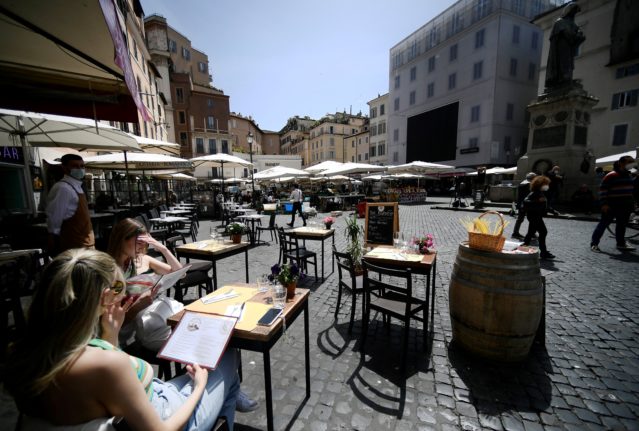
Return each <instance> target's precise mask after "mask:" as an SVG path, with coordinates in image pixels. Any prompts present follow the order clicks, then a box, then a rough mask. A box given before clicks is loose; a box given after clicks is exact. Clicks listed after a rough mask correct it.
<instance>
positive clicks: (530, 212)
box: [524, 175, 555, 259]
mask: <svg viewBox="0 0 639 431" xmlns="http://www.w3.org/2000/svg"><path fill="white" fill-rule="evenodd" d="M549 186H550V178H548V177H546V176H544V175H540V176H537V177H535V178H534V179H533V180H532V181H531V182H530V194H529V195H528V196H526V199H524V207H525V208H526V218H527V219H528V233H527V234H526V237H525V238H524V245H530V240H531V239H532V238H533V236H534V235H535V232H538V233H539V251H540V253H539V257H540V258H542V259H552V258H554V257H555V256H554V255H553V254H552V253H550V252H549V251H548V249H547V248H546V235H548V230H547V229H546V225H545V224H544V218H543V217H544V216H545V215H546V211H548V200H547V198H546V194H545V192H547V191H548V189H549Z"/></svg>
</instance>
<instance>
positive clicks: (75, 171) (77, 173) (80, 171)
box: [69, 168, 84, 180]
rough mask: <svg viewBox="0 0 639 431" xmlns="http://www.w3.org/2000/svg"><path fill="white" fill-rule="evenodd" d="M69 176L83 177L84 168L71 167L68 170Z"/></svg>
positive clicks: (79, 178)
mask: <svg viewBox="0 0 639 431" xmlns="http://www.w3.org/2000/svg"><path fill="white" fill-rule="evenodd" d="M69 176H71V177H73V178H75V179H76V180H83V179H84V169H77V168H76V169H71V171H70V172H69Z"/></svg>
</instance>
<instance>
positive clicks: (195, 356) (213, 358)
mask: <svg viewBox="0 0 639 431" xmlns="http://www.w3.org/2000/svg"><path fill="white" fill-rule="evenodd" d="M235 321H236V319H235V318H234V317H228V316H218V315H215V314H203V313H193V312H190V311H186V312H185V313H184V316H182V319H181V320H180V323H178V325H177V327H176V328H175V329H174V330H173V333H172V334H171V337H170V338H169V339H168V340H167V342H166V344H165V345H164V347H162V349H161V350H160V353H159V354H158V357H159V358H164V359H168V360H171V361H176V362H181V363H183V364H198V365H200V366H201V367H203V368H208V369H210V370H214V369H215V368H217V365H218V364H219V362H220V358H221V357H222V355H223V354H224V352H225V351H226V346H227V345H228V343H229V340H230V339H231V334H232V333H233V327H234V326H235Z"/></svg>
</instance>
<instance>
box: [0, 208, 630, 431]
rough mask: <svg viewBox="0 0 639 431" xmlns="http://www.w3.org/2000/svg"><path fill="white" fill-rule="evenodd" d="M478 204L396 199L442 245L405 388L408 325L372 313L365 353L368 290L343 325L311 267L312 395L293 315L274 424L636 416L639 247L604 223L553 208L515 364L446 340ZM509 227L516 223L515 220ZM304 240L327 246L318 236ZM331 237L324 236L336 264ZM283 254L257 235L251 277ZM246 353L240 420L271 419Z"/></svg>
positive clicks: (332, 293) (604, 420) (497, 424)
mask: <svg viewBox="0 0 639 431" xmlns="http://www.w3.org/2000/svg"><path fill="white" fill-rule="evenodd" d="M470 215H471V214H462V213H460V212H453V211H448V210H435V209H432V208H431V207H430V206H429V205H419V206H401V207H400V227H401V230H403V231H407V232H409V233H411V234H412V233H428V232H430V233H433V234H434V235H435V239H436V246H437V250H438V264H437V279H436V284H437V291H436V292H437V294H436V307H435V322H434V334H433V339H432V346H430V349H427V350H426V351H424V349H423V347H424V346H423V344H422V341H421V340H422V332H421V324H419V325H418V324H416V323H413V324H412V328H411V332H410V342H409V356H408V371H407V378H406V380H405V388H406V389H405V394H402V392H401V391H400V387H401V386H402V384H403V382H404V381H403V380H402V379H401V378H400V376H399V359H400V355H399V352H400V348H399V341H400V334H401V333H400V328H401V327H400V326H399V325H395V324H392V325H391V329H390V331H388V330H387V329H386V328H385V327H383V326H382V325H380V324H377V323H375V320H372V321H371V326H370V328H369V336H368V339H367V343H366V355H365V356H364V358H362V357H361V354H360V351H359V345H360V342H359V336H360V333H361V332H360V328H361V323H360V318H359V317H358V316H361V315H360V314H359V313H360V312H361V308H360V307H361V298H358V312H357V314H356V322H355V325H354V328H353V332H352V334H348V322H349V317H350V297H349V296H348V294H346V297H345V298H343V299H342V305H341V307H340V310H339V313H338V317H337V320H334V317H333V313H334V311H335V307H336V298H337V273H336V272H335V273H334V274H331V275H330V276H329V277H328V278H327V280H326V281H325V282H324V283H322V284H319V283H317V284H312V281H313V280H312V277H309V278H308V279H307V280H306V281H307V283H310V284H308V285H307V286H303V287H309V288H310V289H311V290H312V293H311V297H310V310H309V311H310V316H309V317H310V346H311V347H310V349H311V397H310V399H308V400H306V401H304V396H305V379H304V354H303V352H304V350H303V319H302V318H299V319H298V320H297V321H296V322H294V323H293V324H292V325H291V327H290V328H289V329H288V331H287V336H286V337H284V338H282V339H281V340H280V341H279V342H278V343H277V345H276V346H275V347H274V348H273V350H272V351H271V366H272V382H273V398H274V412H275V429H277V430H283V429H292V430H302V429H304V430H313V431H321V430H342V429H344V430H346V429H357V430H364V429H367V430H457V429H464V430H479V429H488V430H502V429H504V430H538V429H548V430H555V429H569V430H590V429H619V430H622V429H623V430H626V429H639V421H638V417H639V361H638V359H637V358H638V357H639V330H638V326H637V325H638V313H639V312H638V311H637V310H638V308H639V301H638V296H639V290H638V289H639V287H638V285H637V280H638V279H639V277H638V276H639V265H638V263H639V253H637V252H635V253H625V254H622V253H620V252H617V250H616V249H615V248H614V239H612V238H611V237H610V236H609V235H608V234H606V235H605V237H604V239H603V240H602V243H601V248H602V250H603V253H601V254H596V253H593V252H591V251H590V250H589V239H590V235H591V233H592V230H593V229H594V227H595V224H594V223H592V222H585V221H576V220H565V219H549V220H547V221H546V223H547V226H548V230H549V232H550V234H549V240H548V248H549V250H550V251H551V252H552V253H554V254H555V255H556V256H557V259H556V260H555V261H554V262H552V263H543V264H542V268H543V269H545V270H546V271H548V275H547V277H546V279H547V294H546V301H547V302H546V316H547V320H546V322H547V328H546V345H545V347H544V346H535V347H533V351H532V352H531V354H530V356H529V357H528V358H527V359H526V360H525V361H523V362H521V363H518V364H499V363H491V362H488V361H482V360H478V359H476V358H473V357H471V356H470V355H468V354H466V353H465V352H463V351H461V350H459V349H458V348H455V346H454V345H451V338H452V336H451V325H450V317H449V312H448V285H449V282H450V276H451V270H452V265H453V262H454V260H455V257H456V253H457V246H458V244H459V242H460V241H463V240H464V239H465V238H466V233H465V231H464V229H463V227H462V226H461V225H460V223H459V219H460V218H462V217H465V216H470ZM320 217H322V215H321V214H320V215H319V216H318V218H320ZM344 218H345V217H344V216H342V217H339V218H338V220H337V222H336V224H335V228H336V232H337V233H336V235H335V240H336V246H337V248H338V249H344V247H345V238H344V235H343V229H344V223H345V221H344ZM510 220H511V222H514V220H513V219H512V218H510ZM288 221H289V218H288V216H286V217H285V216H278V217H277V223H278V224H279V225H284V223H286V222H288ZM360 222H361V223H363V219H362V220H360ZM213 224H218V223H217V222H210V221H202V222H201V226H200V235H199V236H200V239H204V238H206V237H208V235H209V228H210V226H211V225H213ZM296 224H297V225H299V224H300V221H299V219H298V220H297V222H296ZM525 226H526V224H524V229H525ZM511 232H512V224H511V226H509V227H508V228H507V234H508V235H510V233H511ZM267 237H268V233H267ZM631 241H634V244H635V245H638V246H639V244H638V243H637V241H635V240H631ZM307 246H308V247H309V248H311V249H315V250H318V251H319V244H318V243H313V242H308V243H307ZM328 250H330V245H329V243H328V242H327V259H326V265H327V272H330V268H331V266H330V260H329V258H328V255H330V253H329V252H328ZM277 256H278V246H277V245H275V244H274V243H272V244H271V245H260V246H258V247H255V248H253V249H251V250H250V251H249V260H250V278H251V281H254V280H255V279H256V277H257V276H259V275H261V274H263V273H266V272H268V271H269V268H270V266H271V265H272V264H274V263H275V262H277ZM218 271H219V274H218V277H219V278H218V280H219V282H220V284H219V285H220V286H222V285H224V283H230V282H234V281H244V259H243V258H242V256H235V257H231V258H228V259H225V260H223V261H221V262H220V263H218ZM417 284H418V285H421V286H423V284H424V283H423V282H418V283H417ZM300 317H301V316H300ZM242 361H243V373H244V382H243V383H242V389H243V390H244V391H245V392H246V393H247V394H249V395H250V396H251V397H253V398H255V399H257V400H258V401H260V403H261V405H260V408H259V409H258V410H256V411H254V412H251V413H238V415H237V417H236V421H237V425H236V429H238V430H254V429H266V409H265V408H264V397H265V395H264V377H263V362H262V356H261V355H259V354H255V353H251V352H243V353H242ZM4 401H6V399H4ZM0 428H1V427H0Z"/></svg>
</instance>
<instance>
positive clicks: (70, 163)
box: [46, 154, 95, 256]
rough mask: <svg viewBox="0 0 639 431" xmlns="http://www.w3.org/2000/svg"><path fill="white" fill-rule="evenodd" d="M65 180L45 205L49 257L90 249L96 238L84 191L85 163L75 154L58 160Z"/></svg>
mask: <svg viewBox="0 0 639 431" xmlns="http://www.w3.org/2000/svg"><path fill="white" fill-rule="evenodd" d="M60 161H61V163H62V170H63V171H64V177H62V179H61V180H60V181H58V182H57V183H55V184H54V185H53V187H51V191H50V192H49V198H48V201H47V207H46V213H47V230H48V231H49V238H48V249H49V250H48V251H49V254H50V255H51V256H56V255H57V254H59V253H61V252H63V251H65V250H68V249H70V248H93V247H94V246H95V238H94V235H93V225H92V224H91V215H90V213H89V203H88V201H87V198H86V195H85V194H84V190H82V180H83V179H84V160H83V159H82V157H80V156H78V155H77V154H65V155H64V156H62V158H61V160H60Z"/></svg>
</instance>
